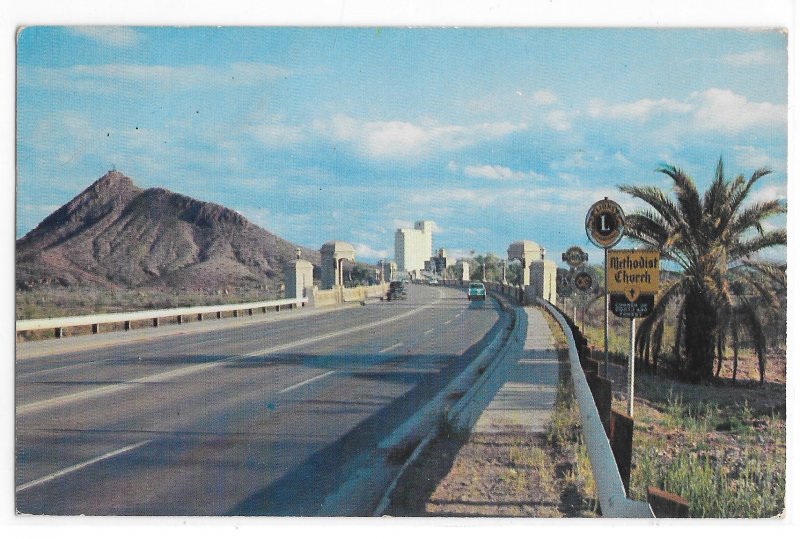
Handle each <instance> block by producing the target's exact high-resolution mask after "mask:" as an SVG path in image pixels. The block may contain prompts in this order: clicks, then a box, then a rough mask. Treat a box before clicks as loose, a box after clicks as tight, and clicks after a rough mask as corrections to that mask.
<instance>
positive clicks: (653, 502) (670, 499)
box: [647, 487, 689, 518]
mask: <svg viewBox="0 0 800 539" xmlns="http://www.w3.org/2000/svg"><path fill="white" fill-rule="evenodd" d="M647 503H649V504H650V507H651V508H652V509H653V514H654V515H655V516H656V518H688V517H689V502H688V501H687V500H686V499H685V498H682V497H680V496H678V495H677V494H672V493H670V492H665V491H663V490H660V489H657V488H655V487H647Z"/></svg>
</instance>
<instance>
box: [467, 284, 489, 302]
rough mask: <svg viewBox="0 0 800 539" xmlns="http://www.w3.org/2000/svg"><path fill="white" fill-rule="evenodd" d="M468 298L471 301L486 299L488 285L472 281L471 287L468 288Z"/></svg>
mask: <svg viewBox="0 0 800 539" xmlns="http://www.w3.org/2000/svg"><path fill="white" fill-rule="evenodd" d="M467 299H468V300H470V301H474V300H480V301H485V300H486V287H484V286H483V283H478V282H472V283H469V288H468V289H467Z"/></svg>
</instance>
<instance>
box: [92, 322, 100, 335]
mask: <svg viewBox="0 0 800 539" xmlns="http://www.w3.org/2000/svg"><path fill="white" fill-rule="evenodd" d="M98 333H100V324H92V334H94V335H97V334H98Z"/></svg>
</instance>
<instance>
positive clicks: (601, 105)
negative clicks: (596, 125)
mask: <svg viewBox="0 0 800 539" xmlns="http://www.w3.org/2000/svg"><path fill="white" fill-rule="evenodd" d="M691 110H692V106H691V105H689V104H688V103H682V102H680V101H676V100H674V99H640V100H638V101H634V102H631V103H618V104H613V105H612V104H608V103H605V102H604V101H603V100H601V99H592V100H591V101H589V116H591V117H592V118H612V119H620V120H636V121H639V122H644V121H646V120H648V119H649V118H651V117H652V116H654V115H656V114H660V113H664V112H668V113H678V114H680V113H687V112H689V111H691Z"/></svg>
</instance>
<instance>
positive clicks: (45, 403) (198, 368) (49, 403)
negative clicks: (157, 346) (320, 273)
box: [16, 291, 444, 416]
mask: <svg viewBox="0 0 800 539" xmlns="http://www.w3.org/2000/svg"><path fill="white" fill-rule="evenodd" d="M443 297H444V296H443V294H442V292H441V291H439V298H438V299H437V300H436V301H434V302H433V303H431V304H429V305H425V306H423V307H418V308H416V309H413V310H411V311H408V312H406V313H403V314H400V315H397V316H394V317H392V318H384V319H382V320H378V321H376V322H371V323H369V324H365V325H363V326H358V327H353V328H348V329H342V330H339V331H333V332H331V333H326V334H324V335H318V336H316V337H308V338H306V339H301V340H299V341H294V342H290V343H286V344H280V345H278V346H272V347H270V348H263V349H261V350H255V351H253V352H248V353H246V354H239V355H236V356H230V357H227V358H223V359H220V360H218V361H212V362H209V363H202V364H200V365H190V366H188V367H180V368H177V369H173V370H171V371H166V372H162V373H159V374H153V375H150V376H143V377H141V378H136V379H134V380H130V381H127V382H120V383H118V384H112V385H109V386H106V387H98V388H95V389H87V390H85V391H80V392H78V393H71V394H69V395H62V396H60V397H53V398H51V399H45V400H41V401H36V402H32V403H30V404H23V405H22V406H17V410H16V412H17V415H18V416H20V415H24V414H28V413H33V412H39V411H41V410H45V409H47V408H52V407H54V406H64V405H66V404H72V403H74V402H77V401H81V400H85V399H90V398H95V397H102V396H105V395H110V394H112V393H117V392H119V391H125V390H127V389H131V388H134V387H137V386H138V385H140V384H147V383H154V382H165V381H167V380H172V379H173V378H179V377H181V376H188V375H190V374H195V373H199V372H203V371H206V370H209V369H213V368H216V367H219V366H221V365H224V364H226V363H230V362H232V361H235V360H238V359H244V358H248V357H254V356H261V355H266V354H272V353H275V352H281V351H283V350H286V349H288V348H294V347H300V346H305V345H307V344H312V343H315V342H319V341H324V340H327V339H333V338H335V337H341V336H343V335H348V334H350V333H357V332H359V331H364V330H366V329H371V328H374V327H377V326H380V325H383V324H387V323H390V322H394V321H395V320H400V319H402V318H408V317H409V316H414V315H415V314H417V313H420V312H422V311H424V310H426V309H430V308H432V307H433V306H434V305H436V304H438V303H440V302H441V301H442V298H443Z"/></svg>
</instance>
